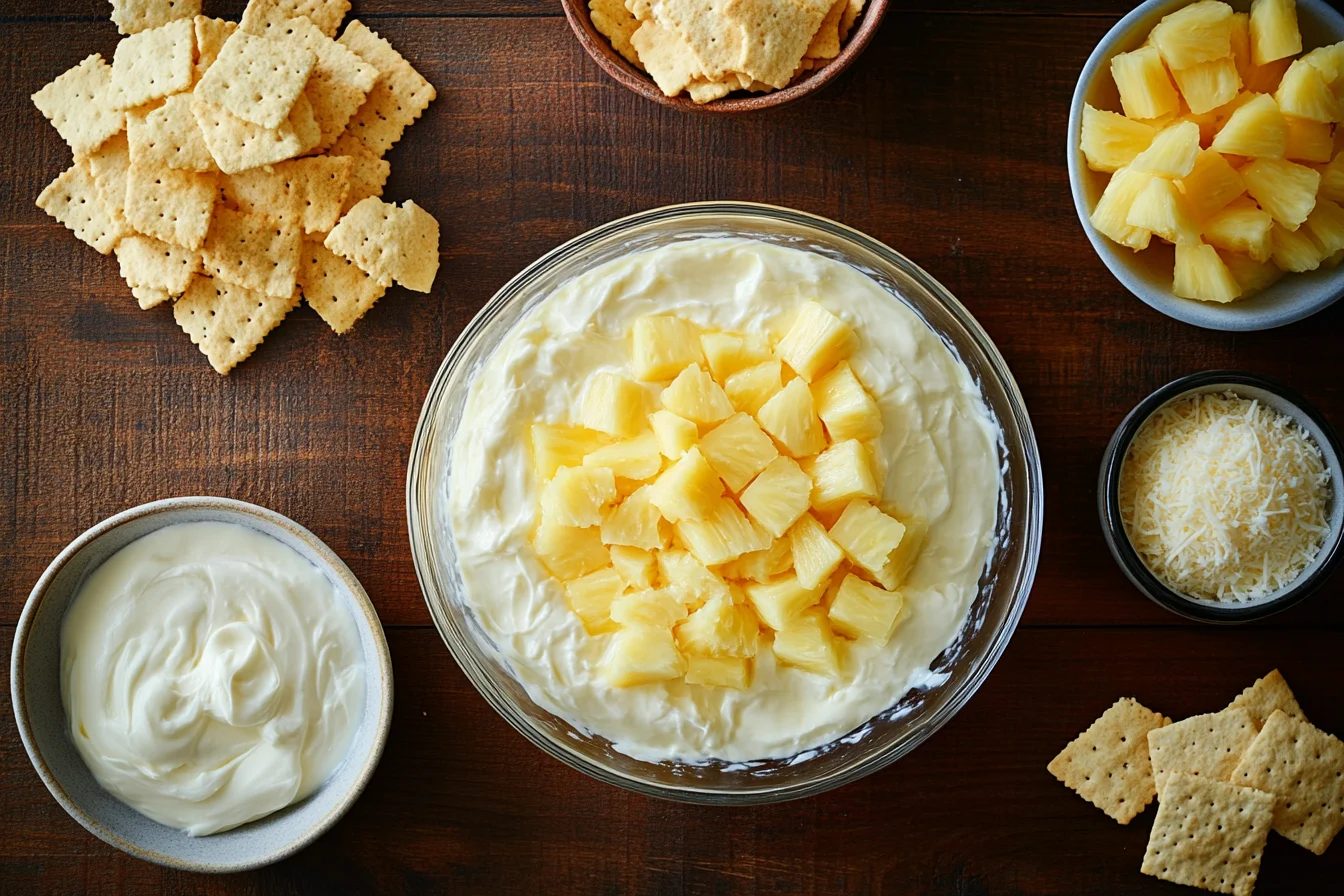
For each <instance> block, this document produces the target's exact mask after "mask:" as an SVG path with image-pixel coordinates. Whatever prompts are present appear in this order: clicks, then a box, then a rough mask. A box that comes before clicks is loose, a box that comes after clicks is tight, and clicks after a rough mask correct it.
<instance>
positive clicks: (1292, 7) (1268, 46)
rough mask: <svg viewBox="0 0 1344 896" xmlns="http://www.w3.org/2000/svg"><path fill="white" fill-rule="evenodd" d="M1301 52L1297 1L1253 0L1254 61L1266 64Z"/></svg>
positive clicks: (1252, 37)
mask: <svg viewBox="0 0 1344 896" xmlns="http://www.w3.org/2000/svg"><path fill="white" fill-rule="evenodd" d="M1301 52H1302V33H1301V32H1300V31H1298V30H1297V0H1253V2H1252V3H1251V61H1252V62H1254V63H1255V64H1256V65H1264V64H1265V63H1266V62H1273V61H1274V60H1275V59H1282V58H1283V57H1285V56H1296V55H1297V54H1298V53H1301Z"/></svg>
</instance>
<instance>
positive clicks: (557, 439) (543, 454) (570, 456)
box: [532, 423, 611, 482]
mask: <svg viewBox="0 0 1344 896" xmlns="http://www.w3.org/2000/svg"><path fill="white" fill-rule="evenodd" d="M610 441H611V438H610V437H609V436H606V435H604V434H603V433H600V432H593V431H592V430H591V429H584V428H583V427H581V426H548V425H546V424H544V423H538V424H535V425H534V426H533V427H532V463H533V465H534V466H535V467H536V471H537V478H538V479H539V480H541V481H542V482H545V481H546V480H547V479H550V478H551V477H552V476H554V475H555V471H556V470H558V469H560V468H561V467H578V466H582V465H583V458H584V457H585V456H586V455H588V454H590V453H592V452H594V451H596V450H597V449H599V448H601V447H602V446H603V445H605V444H607V443H608V442H610Z"/></svg>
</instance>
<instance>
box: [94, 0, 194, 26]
mask: <svg viewBox="0 0 1344 896" xmlns="http://www.w3.org/2000/svg"><path fill="white" fill-rule="evenodd" d="M200 12H201V0H112V21H113V22H114V23H115V24H116V26H117V30H118V31H120V32H121V33H122V34H138V33H139V32H141V31H147V30H148V29H150V28H157V27H159V26H160V25H167V24H168V23H169V22H172V21H175V20H177V19H189V18H191V17H192V16H195V15H199V14H200Z"/></svg>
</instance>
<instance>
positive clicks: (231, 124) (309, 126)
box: [191, 95, 322, 174]
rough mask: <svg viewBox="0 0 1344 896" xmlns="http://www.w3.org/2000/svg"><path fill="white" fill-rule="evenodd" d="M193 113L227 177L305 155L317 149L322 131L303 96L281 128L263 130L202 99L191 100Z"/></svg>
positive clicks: (216, 160)
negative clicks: (314, 148)
mask: <svg viewBox="0 0 1344 896" xmlns="http://www.w3.org/2000/svg"><path fill="white" fill-rule="evenodd" d="M191 114H192V115H194V116H195V117H196V123H197V124H198V125H200V128H201V136H202V137H203V138H204V139H205V145H206V146H207V147H209V149H210V155H211V156H213V157H214V160H215V164H216V165H218V166H219V170H220V171H223V172H224V173H225V174H237V173H238V172H240V171H246V170H247V169H249V168H256V167H258V166H260V165H273V164H275V163H276V162H283V161H284V160H285V159H292V158H294V157H295V156H298V155H302V154H303V153H305V152H307V151H308V150H310V149H312V148H313V147H315V146H317V144H318V141H319V140H321V139H322V132H321V131H320V130H319V129H318V127H317V122H316V121H315V120H314V119H313V107H312V105H311V104H310V103H309V102H308V98H307V97H305V96H303V95H300V96H299V99H298V101H297V102H296V103H295V104H294V108H293V109H292V110H290V113H289V118H288V119H287V120H286V121H285V123H284V124H282V125H280V127H278V128H274V129H267V128H263V127H259V126H258V125H255V124H253V123H252V122H250V121H243V120H242V119H241V118H238V117H236V116H234V115H231V114H229V112H228V111H227V110H225V109H221V108H220V107H219V106H216V105H214V104H213V103H207V102H204V101H203V100H200V99H193V100H192V101H191Z"/></svg>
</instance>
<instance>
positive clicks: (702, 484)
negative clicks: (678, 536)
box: [649, 448, 723, 523]
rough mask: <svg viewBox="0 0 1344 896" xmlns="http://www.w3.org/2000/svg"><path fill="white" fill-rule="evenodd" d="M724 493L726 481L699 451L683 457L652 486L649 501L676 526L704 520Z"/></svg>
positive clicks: (691, 451)
mask: <svg viewBox="0 0 1344 896" xmlns="http://www.w3.org/2000/svg"><path fill="white" fill-rule="evenodd" d="M722 494H723V480H721V479H720V478H719V477H718V475H717V474H715V472H714V470H713V468H712V467H710V465H709V463H708V462H707V461H706V460H705V457H704V455H703V454H701V453H700V449H699V448H692V449H691V450H689V451H687V452H686V453H685V454H683V455H682V456H681V459H680V460H678V461H677V462H676V463H674V464H673V465H672V466H670V467H668V468H667V469H666V470H664V471H663V475H661V476H659V477H658V478H657V480H655V481H654V483H653V485H651V486H650V487H649V500H650V501H651V502H652V503H653V506H654V507H657V508H658V510H659V511H660V512H661V513H662V515H663V516H664V517H666V518H667V519H668V520H669V521H670V522H673V523H675V522H678V521H680V520H684V519H704V518H705V517H707V516H709V514H710V512H711V510H712V508H713V504H714V502H715V501H717V500H718V498H719V495H722Z"/></svg>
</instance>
